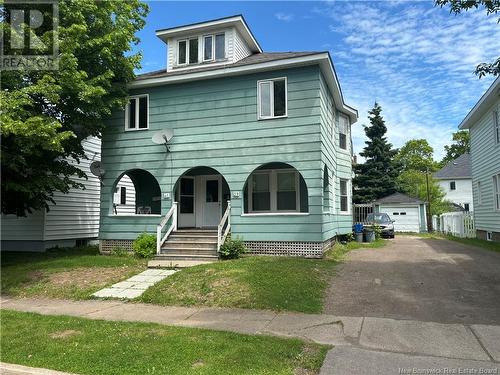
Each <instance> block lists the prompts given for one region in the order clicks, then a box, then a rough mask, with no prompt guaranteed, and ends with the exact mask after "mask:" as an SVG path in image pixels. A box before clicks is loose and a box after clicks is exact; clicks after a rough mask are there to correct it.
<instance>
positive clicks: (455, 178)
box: [434, 154, 474, 211]
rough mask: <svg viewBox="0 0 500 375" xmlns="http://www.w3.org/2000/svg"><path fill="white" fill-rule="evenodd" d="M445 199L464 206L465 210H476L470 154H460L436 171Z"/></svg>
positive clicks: (436, 177)
mask: <svg viewBox="0 0 500 375" xmlns="http://www.w3.org/2000/svg"><path fill="white" fill-rule="evenodd" d="M434 178H435V179H436V180H437V181H438V183H439V186H440V187H441V190H443V191H444V193H445V194H446V196H445V200H447V201H450V202H452V203H454V204H455V205H456V206H460V207H462V209H463V210H464V211H474V205H473V202H472V168H471V158H470V154H463V155H460V156H459V157H458V158H456V159H455V160H453V161H451V162H449V163H448V164H446V165H445V166H444V167H443V168H441V169H440V170H439V171H437V172H436V173H434Z"/></svg>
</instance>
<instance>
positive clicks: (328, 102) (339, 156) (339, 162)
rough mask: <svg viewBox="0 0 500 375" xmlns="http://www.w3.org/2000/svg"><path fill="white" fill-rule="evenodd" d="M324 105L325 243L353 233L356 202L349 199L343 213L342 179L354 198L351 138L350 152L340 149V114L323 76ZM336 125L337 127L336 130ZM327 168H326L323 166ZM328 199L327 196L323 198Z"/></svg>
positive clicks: (322, 150)
mask: <svg viewBox="0 0 500 375" xmlns="http://www.w3.org/2000/svg"><path fill="white" fill-rule="evenodd" d="M320 103H321V116H320V117H321V161H322V165H326V166H327V168H328V171H329V182H330V197H329V201H330V208H329V210H328V211H329V212H328V213H326V212H325V215H323V225H322V237H323V240H327V239H329V238H332V237H333V236H335V235H338V234H347V233H351V231H352V202H351V199H349V200H348V204H349V212H347V213H341V212H340V179H345V180H349V185H348V189H349V194H350V198H351V197H352V183H351V180H352V163H351V151H350V147H351V145H350V137H349V138H348V140H347V143H348V150H343V149H340V148H339V146H338V144H339V143H338V142H339V133H338V129H339V127H338V125H339V115H340V113H339V111H338V110H336V109H335V103H334V102H333V98H332V95H331V93H330V92H329V90H328V88H327V85H326V82H325V80H324V78H323V77H322V76H320ZM332 122H333V123H334V126H333V127H332ZM322 168H323V167H322ZM323 199H325V197H323Z"/></svg>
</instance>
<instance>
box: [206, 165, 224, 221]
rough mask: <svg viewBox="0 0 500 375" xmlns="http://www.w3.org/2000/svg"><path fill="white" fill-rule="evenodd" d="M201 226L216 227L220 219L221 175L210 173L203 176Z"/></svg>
mask: <svg viewBox="0 0 500 375" xmlns="http://www.w3.org/2000/svg"><path fill="white" fill-rule="evenodd" d="M201 198H202V199H203V203H202V206H203V210H202V211H203V218H202V222H203V224H202V225H201V226H203V227H216V226H217V225H219V222H220V219H221V210H222V206H221V201H222V180H221V176H220V175H219V176H217V175H212V176H204V178H203V194H202V197H201Z"/></svg>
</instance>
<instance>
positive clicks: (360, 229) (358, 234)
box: [354, 224, 363, 242]
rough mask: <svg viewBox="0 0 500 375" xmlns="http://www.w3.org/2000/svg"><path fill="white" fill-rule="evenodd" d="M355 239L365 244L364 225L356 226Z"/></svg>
mask: <svg viewBox="0 0 500 375" xmlns="http://www.w3.org/2000/svg"><path fill="white" fill-rule="evenodd" d="M354 239H355V240H356V242H363V224H354Z"/></svg>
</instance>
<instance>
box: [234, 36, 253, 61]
mask: <svg viewBox="0 0 500 375" xmlns="http://www.w3.org/2000/svg"><path fill="white" fill-rule="evenodd" d="M232 31H233V35H234V36H233V41H234V43H233V44H234V47H233V55H232V56H233V60H232V61H233V62H237V61H240V60H241V59H244V58H245V57H247V56H250V55H251V54H252V51H250V48H248V45H247V44H246V42H245V40H244V39H243V38H242V37H241V34H240V33H239V32H238V30H236V29H233V30H232Z"/></svg>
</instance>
